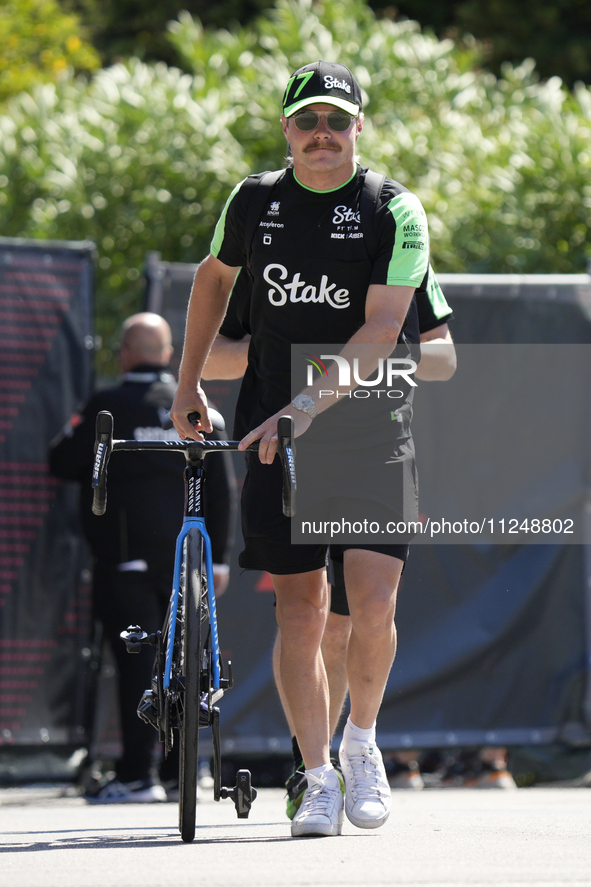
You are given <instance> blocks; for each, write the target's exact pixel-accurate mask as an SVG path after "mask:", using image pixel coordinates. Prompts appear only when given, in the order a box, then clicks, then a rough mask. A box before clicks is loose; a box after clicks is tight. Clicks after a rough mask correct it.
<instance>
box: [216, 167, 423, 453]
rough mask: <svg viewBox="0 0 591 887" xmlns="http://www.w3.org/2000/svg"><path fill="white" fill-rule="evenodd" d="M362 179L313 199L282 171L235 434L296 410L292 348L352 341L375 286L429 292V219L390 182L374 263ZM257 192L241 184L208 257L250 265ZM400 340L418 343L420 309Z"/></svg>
mask: <svg viewBox="0 0 591 887" xmlns="http://www.w3.org/2000/svg"><path fill="white" fill-rule="evenodd" d="M363 178H364V170H362V169H360V168H358V169H357V171H356V173H355V175H354V176H353V178H352V179H351V180H350V181H349V182H347V183H346V184H345V185H343V186H342V187H341V188H338V189H336V190H335V191H329V192H317V191H312V190H310V189H308V188H305V187H304V186H302V185H301V184H300V183H299V182H298V181H297V179H296V178H295V176H294V174H293V171H292V170H286V172H285V175H284V176H283V177H282V178H281V179H280V180H279V182H278V183H277V184H276V185H275V187H274V188H273V190H272V192H271V194H270V196H269V198H268V201H267V204H266V207H265V209H264V210H263V213H262V215H261V218H260V221H259V225H258V227H257V229H256V232H255V235H254V238H253V243H252V254H251V257H250V258H251V265H252V272H253V284H252V296H251V300H250V306H249V309H248V316H246V314H245V315H244V316H243V323H242V325H243V328H244V329H245V330H249V331H250V333H251V335H252V339H251V344H250V348H249V358H248V367H247V371H246V374H245V377H244V381H243V384H242V388H241V392H240V395H239V399H238V405H237V411H236V425H235V435H236V436H242V435H243V434H245V433H246V432H248V431H250V430H251V429H252V428H254V427H255V426H256V425H258V424H260V422H262V421H264V420H265V419H266V418H268V417H269V416H270V415H272V414H273V413H275V412H276V411H277V410H280V409H281V408H283V407H284V406H286V405H287V404H288V403H289V402H290V400H291V397H292V391H291V348H290V346H291V345H292V344H314V343H319V344H322V343H334V344H340V345H343V344H344V343H346V342H347V341H348V340H349V339H350V338H351V336H352V335H353V334H354V333H355V332H356V331H357V330H358V329H359V328H360V327H361V326H362V325H363V323H364V322H365V301H366V296H367V290H368V287H369V286H370V285H372V284H389V285H401V286H413V287H421V286H423V287H425V286H426V284H427V281H428V266H429V243H428V232H427V221H426V216H425V213H424V210H423V208H422V206H421V204H420V202H419V200H418V199H417V198H416V197H415V195H413V194H411V193H410V192H409V191H408V190H407V189H406V188H404V187H403V186H402V185H400V184H398V183H397V182H394V181H392V180H390V179H386V180H385V183H384V186H383V188H382V192H381V195H380V198H379V205H378V206H377V208H376V212H375V220H374V224H375V230H376V237H377V253H376V255H374V256H372V257H370V256H369V255H368V252H367V249H366V247H365V244H364V239H363V231H362V228H361V223H360V211H359V202H360V195H361V189H362V186H363ZM251 193H252V191H250V190H249V189H248V188H242V187H241V186H238V187H237V188H236V189H235V190H234V192H233V193H232V195H231V196H230V198H229V200H228V202H227V204H226V207H225V210H224V213H223V215H222V217H221V218H220V221H219V223H218V226H217V228H216V232H215V235H214V239H213V242H212V248H211V252H212V254H213V255H214V256H216V257H217V258H218V259H220V261H222V262H224V264H226V265H229V266H234V267H235V266H245V265H247V264H248V261H247V258H248V257H247V256H246V255H245V243H244V241H245V221H246V215H247V206H248V201H249V194H251ZM404 332H405V335H406V339H407V341H409V342H418V341H419V333H418V321H417V318H416V306H414V305H413V310H412V313H411V315H409V318H408V321H407V324H406V329H405V331H404ZM331 409H334V408H331Z"/></svg>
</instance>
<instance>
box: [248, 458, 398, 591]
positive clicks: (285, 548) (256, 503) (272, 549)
mask: <svg viewBox="0 0 591 887" xmlns="http://www.w3.org/2000/svg"><path fill="white" fill-rule="evenodd" d="M247 464H248V470H247V473H246V477H245V479H244V486H243V488H242V535H243V537H244V549H243V551H241V553H240V555H239V558H238V563H239V565H240V566H241V567H243V568H244V569H246V570H266V571H267V572H269V573H273V574H276V575H287V574H290V573H308V572H311V571H312V570H319V569H322V568H323V567H325V566H326V565H327V553H328V545H327V544H321V543H319V544H315V545H293V544H292V542H291V518H288V517H285V516H284V514H283V511H282V509H281V484H282V469H281V463H280V461H279V459H278V458H276V459H275V460H274V462H273V463H272V464H271V465H263V464H262V463H261V462H260V460H259V458H258V455H257V454H256V453H252V454H251V453H249V454H248V455H247ZM347 548H362V549H366V550H368V551H378V552H380V553H382V554H387V555H390V556H391V557H397V558H400V560H403V561H405V560H406V557H407V556H408V545H397V544H392V545H378V544H372V543H370V544H367V545H365V544H359V543H354V542H352V543H350V544H342V545H331V551H332V552H334V556H335V557H336V558H337V559H338V558H339V557H340V560H341V562H342V558H343V554H342V553H343V551H344V550H345V549H347Z"/></svg>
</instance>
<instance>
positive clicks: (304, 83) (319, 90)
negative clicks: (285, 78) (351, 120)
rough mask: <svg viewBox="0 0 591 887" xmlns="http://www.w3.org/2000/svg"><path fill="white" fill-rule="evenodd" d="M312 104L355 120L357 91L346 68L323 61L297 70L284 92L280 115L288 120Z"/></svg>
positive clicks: (359, 98) (360, 103) (358, 103)
mask: <svg viewBox="0 0 591 887" xmlns="http://www.w3.org/2000/svg"><path fill="white" fill-rule="evenodd" d="M314 102H324V104H326V105H334V106H335V108H340V109H341V110H342V111H346V112H347V114H351V115H353V116H354V117H356V116H357V114H359V112H360V111H361V105H362V100H361V89H360V87H359V84H358V83H357V81H356V80H355V78H354V77H353V74H352V73H351V71H350V70H349V68H347V67H346V66H345V65H338V64H333V63H332V62H323V61H320V62H313V63H312V64H311V65H304V67H303V68H298V70H297V71H295V73H294V74H292V75H291V77H290V78H289V83H288V84H287V86H286V88H285V93H284V94H283V113H284V114H285V116H286V117H291V116H292V114H295V113H296V111H299V110H300V109H301V108H305V107H306V106H307V105H312V104H313V103H314Z"/></svg>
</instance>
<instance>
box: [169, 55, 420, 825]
mask: <svg viewBox="0 0 591 887" xmlns="http://www.w3.org/2000/svg"><path fill="white" fill-rule="evenodd" d="M281 121H282V127H283V132H284V135H285V137H286V140H287V143H288V145H289V149H290V154H291V158H292V166H291V167H290V168H289V169H287V170H285V171H284V172H283V174H282V175H280V176H279V177H278V178H277V180H276V182H275V184H274V187H273V189H272V191H271V193H270V194H269V196H268V199H267V205H266V207H265V210H263V214H262V216H261V223H260V224H259V226H258V227H257V229H256V232H255V234H254V237H253V238H252V244H248V243H247V240H248V238H247V237H245V228H246V219H247V217H248V209H249V204H250V202H251V201H252V199H253V195H254V194H255V193H256V185H257V180H258V179H259V178H260V176H259V177H256V176H255V177H249V178H248V179H246V180H245V181H244V182H242V183H241V184H240V185H238V186H237V187H236V188H235V190H234V191H233V193H232V194H231V196H230V198H229V199H228V202H227V204H226V207H225V209H224V212H223V214H222V216H221V218H220V220H219V222H218V225H217V227H216V231H215V234H214V238H213V241H212V246H211V252H210V255H209V256H207V258H206V259H205V260H204V261H203V262H202V263H201V265H200V266H199V268H198V270H197V273H196V276H195V281H194V284H193V288H192V292H191V298H190V303H189V311H188V316H187V328H186V335H185V347H184V353H183V358H182V362H181V367H180V374H179V387H178V391H177V394H176V397H175V401H174V404H173V407H172V410H171V416H172V418H173V421H174V424H175V426H176V428H177V431H178V432H179V434H180V435H181V436H182V437H195V436H200V434H201V433H203V432H207V431H209V430H210V428H211V426H210V422H209V417H208V411H207V401H206V398H205V395H204V393H203V391H202V388H201V384H200V379H201V373H202V369H203V365H204V363H205V360H206V358H207V354H208V352H209V349H210V347H211V343H212V342H213V340H214V337H215V335H216V333H217V331H218V329H219V327H220V325H221V323H222V320H223V318H224V313H225V309H226V305H227V301H228V297H229V294H230V292H231V289H232V286H233V283H234V281H235V278H236V275H237V273H238V271H239V269H240V268H241V267H243V266H247V267H249V268H250V270H251V273H252V277H253V286H252V298H251V303H250V309H249V310H250V317H249V326H250V329H251V334H252V338H251V342H250V347H249V360H248V367H247V371H246V374H245V377H244V381H243V384H242V387H241V392H240V395H239V398H238V403H237V408H236V424H235V432H234V433H235V436H236V437H240V438H242V443H241V448H243V449H246V447H247V446H248V445H249V444H251V443H252V442H254V441H256V440H258V441H260V445H259V453H258V457H257V456H256V455H250V456H249V468H248V473H247V477H246V480H245V484H244V490H243V498H242V524H243V534H244V542H245V547H244V550H243V552H242V553H241V555H240V564H241V566H243V567H245V568H247V569H257V570H267V571H268V572H269V573H270V574H271V576H272V579H273V584H274V588H275V592H276V598H277V620H278V623H279V627H280V630H281V639H282V641H281V661H280V670H281V681H282V685H283V689H284V693H285V696H286V699H287V701H288V705H289V710H290V713H291V715H292V719H293V722H294V728H295V731H296V736H297V740H298V744H299V747H300V749H301V751H302V754H303V758H304V762H305V768H306V777H307V780H308V790H307V792H306V793H305V795H304V800H303V802H302V804H301V807H300V809H299V811H298V813H297V815H296V816H295V818H294V820H293V822H292V835H294V836H305V835H326V836H330V835H337V834H340V833H341V830H342V821H343V797H342V793H341V789H340V785H339V781H338V777H337V775H336V772H335V770H334V768H333V766H332V764H331V763H330V756H329V744H330V743H329V714H328V705H329V700H328V687H327V680H326V672H325V669H324V665H323V661H322V656H321V652H320V644H321V640H322V635H323V630H324V625H325V621H326V617H327V609H328V592H327V584H326V569H325V567H326V554H327V544H326V542H325V540H321V541H320V542H318V543H314V544H298V545H293V544H292V543H291V528H290V519H289V518H285V517H283V515H282V511H281V468H280V466H279V465H278V464H277V462H278V460H275V461H274V457H275V453H276V450H277V430H276V429H277V420H278V418H279V417H280V416H281V415H284V414H286V413H291V415H292V416H293V418H294V421H295V434H296V436H299V435H303V434H304V433H305V432H306V431H308V429H309V428H310V426H311V425H312V423H317V424H318V427H320V428H324V427H326V426H323V425H322V423H323V422H325V420H326V419H327V417H328V416H330V415H331V411H332V415H338V414H339V411H340V410H341V409H342V407H343V404H342V403H341V402H339V398H343V397H344V396H346V395H347V389H346V386H343V384H342V378H339V366H338V364H339V361H336V360H335V361H334V362H333V364H332V365H330V366H329V367H328V368H327V370H326V375H325V376H323V377H322V381H321V382H320V380H317V381H316V382H313V384H311V385H308V386H307V387H306V388H304V389H303V390H302V391H301V392H300V393H299V394H298V395H297V396H296V397H295V398H294V399H293V400H292V392H291V345H292V344H300V343H319V344H320V343H326V342H340V343H343V344H342V349H341V351H340V356H341V358H342V359H343V360H349V359H351V360H353V359H354V358H355V356H356V355H357V354H358V353H359V348H360V346H361V350H362V351H363V347H365V348H367V346H372V347H373V348H374V349H377V350H378V351H379V352H380V353H383V354H389V353H390V352H391V351H392V350H393V349H394V348H395V346H396V344H397V342H404V343H405V345H411V344H413V343H418V341H419V331H418V322H417V316H416V306H415V304H414V301H413V295H414V292H415V289H417V288H425V287H426V285H427V280H428V273H429V272H428V268H429V250H428V234H427V221H426V217H425V213H424V210H423V208H422V206H421V204H420V202H419V200H418V199H417V198H416V197H415V196H414V195H413V194H411V193H410V192H409V191H408V190H407V189H405V188H404V187H403V186H402V185H399V184H398V183H397V182H395V181H393V180H391V179H385V180H384V182H383V183H382V185H381V189H380V190H379V193H378V194H377V196H376V198H375V219H374V225H375V237H376V246H375V249H374V248H372V250H371V252H370V250H369V245H368V243H367V242H366V241H367V237H366V235H365V234H364V231H363V228H362V226H361V222H360V212H359V206H360V200H361V195H362V192H363V189H364V183H365V179H366V173H367V170H365V169H363V168H362V167H361V166H359V165H358V164H357V162H356V158H355V147H356V144H357V140H358V138H359V136H360V134H361V132H362V129H363V114H362V95H361V90H360V87H359V85H358V83H357V81H356V80H355V78H354V76H353V74H352V73H351V71H350V70H349V69H348V68H346V67H345V66H344V65H341V64H331V63H328V62H324V61H318V62H315V63H313V64H310V65H306V66H304V67H303V68H300V69H299V70H298V71H296V72H295V73H294V74H293V76H292V77H291V78H290V80H289V82H288V84H287V87H286V90H285V94H284V97H283V114H282V117H281ZM364 372H365V376H364V377H363V378H367V374H368V373H370V372H371V366H369V365H368V366H367V367H365V368H364ZM354 388H355V383H354V382H351V384H350V387H349V391H350V392H351V393H354V392H353V389H354ZM321 391H322V392H323V396H321ZM327 391H332V392H335V393H334V394H333V396H332V397H331V396H330V395H327V394H326V392H327ZM336 392H339V393H338V394H337V393H336ZM411 394H412V392H407V396H406V399H405V401H404V402H405V404H408V409H407V410H406V412H405V413H404V415H405V416H407V417H409V416H410V413H411V411H410V399H411ZM379 407H380V405H379V404H378V412H379V415H377V414H375V411H374V414H375V416H374V418H372V417H371V416H370V418H369V420H368V421H369V423H370V424H369V425H368V427H367V429H364V428H360V427H356V428H351V433H352V434H353V436H355V435H356V436H357V439H361V438H362V437H363V434H364V433H365V432H367V435H368V436H371V442H372V447H373V449H372V452H374V453H377V454H378V456H377V461H378V462H380V461H381V462H383V466H384V468H383V472H382V473H377V474H373V475H371V477H372V478H373V481H368V482H364V483H363V484H362V489H363V497H364V499H365V500H366V501H367V502H368V503H370V505H371V513H372V514H373V513H376V514H381V513H382V511H383V513H384V514H388V509H389V507H390V502H389V500H390V499H391V498H392V494H391V493H390V492H389V479H390V477H391V473H389V472H391V471H393V470H394V469H390V465H396V466H397V467H398V468H401V470H402V475H400V476H403V477H404V490H405V499H406V500H407V502H410V508H411V511H412V513H413V514H414V513H416V501H417V487H416V472H415V468H414V458H413V449H412V440H411V438H410V432H409V428H408V423H407V424H405V423H400V422H386V421H385V417H386V415H387V418H388V419H390V416H391V415H392V416H394V411H393V410H392V407H391V404H386V405H385V406H384V408H383V410H381V412H380V410H379ZM193 411H197V412H198V413H199V414H200V416H201V419H200V423H199V424H198V425H197V426H196V428H195V429H194V428H193V427H192V425H191V424H190V423H189V421H188V419H187V416H188V414H189V413H191V412H193ZM324 413H326V414H327V415H326V416H323V414H324ZM352 415H353V416H354V415H355V413H353V414H352ZM364 415H365V414H364ZM372 415H373V414H372ZM317 417H318V418H317ZM372 423H373V424H372ZM400 425H404V429H401V428H400ZM386 452H387V453H391V454H393V455H392V458H391V460H390V462H389V463H388V462H387V459H383V458H382V457H383V455H384V453H386ZM359 462H360V463H361V464H363V462H364V455H363V452H361V453H360V455H359ZM358 495H359V494H357V493H356V494H355V496H354V497H353V499H352V502H353V505H354V504H355V502H356V501H358V499H357V498H356V496H358ZM347 504H348V505H351V501H349V502H348V503H347ZM335 554H336V556H337V557H339V556H340V557H341V558H342V560H343V564H344V571H345V581H346V586H347V594H348V599H349V608H350V612H351V619H352V633H351V640H350V643H349V648H348V654H347V677H348V683H349V691H350V700H351V711H350V716H349V718H348V721H347V724H346V726H345V729H344V735H343V740H342V744H341V747H340V753H339V755H340V761H341V766H342V769H343V774H344V778H345V785H346V797H345V803H344V806H345V811H346V814H347V817H348V819H349V820H350V821H351V822H352V823H353V824H354V825H356V826H358V827H360V828H377V827H379V826H381V825H383V823H384V822H385V821H386V820H387V818H388V815H389V809H390V797H391V796H390V788H389V785H388V782H387V779H386V774H385V770H384V766H383V762H382V757H381V754H380V751H379V749H378V748H377V746H376V743H375V730H376V719H377V715H378V712H379V709H380V705H381V701H382V697H383V693H384V689H385V685H386V681H387V679H388V675H389V672H390V669H391V666H392V663H393V660H394V655H395V651H396V629H395V624H394V612H395V604H396V593H397V588H398V583H399V579H400V576H401V573H402V570H403V567H404V563H405V561H406V558H407V556H408V539H407V538H405V537H404V536H403V537H402V538H399V539H397V538H396V537H393V538H391V539H390V538H388V539H387V544H384V539H383V537H382V539H380V541H376V540H375V539H374V538H372V539H366V538H362V539H361V540H360V541H356V542H344V543H343V544H342V545H340V546H339V545H337V546H335V545H331V555H332V557H333V558H334V557H335Z"/></svg>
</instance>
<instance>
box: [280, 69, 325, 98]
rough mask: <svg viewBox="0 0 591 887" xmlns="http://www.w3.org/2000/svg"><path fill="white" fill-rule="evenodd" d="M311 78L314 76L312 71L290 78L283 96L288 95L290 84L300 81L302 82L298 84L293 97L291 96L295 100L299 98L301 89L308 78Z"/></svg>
mask: <svg viewBox="0 0 591 887" xmlns="http://www.w3.org/2000/svg"><path fill="white" fill-rule="evenodd" d="M313 76H314V71H306V72H305V73H304V74H297V75H296V76H295V77H292V78H291V80H290V81H289V83H288V84H287V89H286V90H285V94H286V95H288V94H289V90H290V88H291V84H292V83H293V82H294V80H301V81H302V82H301V83H300V85H299V86H298V88H297V89H296V91H295V93H294V96H293V97H294V99H297V97H298V96H299V94H300V92H301V91H302V89H303V88H304V86H305V85H306V83H307V82H308V80H309V79H310V77H313ZM327 88H328V87H327Z"/></svg>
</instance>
